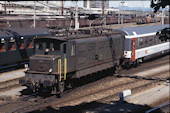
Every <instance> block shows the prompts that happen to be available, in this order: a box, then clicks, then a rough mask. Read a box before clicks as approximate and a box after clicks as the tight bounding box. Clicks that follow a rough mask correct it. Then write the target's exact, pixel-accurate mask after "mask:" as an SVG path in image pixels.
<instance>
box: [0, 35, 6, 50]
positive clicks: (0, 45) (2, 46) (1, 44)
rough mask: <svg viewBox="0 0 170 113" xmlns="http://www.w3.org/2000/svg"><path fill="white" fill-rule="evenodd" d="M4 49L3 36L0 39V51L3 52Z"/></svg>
mask: <svg viewBox="0 0 170 113" xmlns="http://www.w3.org/2000/svg"><path fill="white" fill-rule="evenodd" d="M4 51H5V40H4V38H2V39H1V40H0V52H4Z"/></svg>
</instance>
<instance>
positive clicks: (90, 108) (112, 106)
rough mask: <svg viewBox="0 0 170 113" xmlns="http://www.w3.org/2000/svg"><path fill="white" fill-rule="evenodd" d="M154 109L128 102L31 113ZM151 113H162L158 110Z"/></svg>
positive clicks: (121, 112) (126, 112)
mask: <svg viewBox="0 0 170 113" xmlns="http://www.w3.org/2000/svg"><path fill="white" fill-rule="evenodd" d="M149 109H152V108H151V107H150V106H147V105H138V104H132V103H127V102H123V103H120V102H117V101H115V102H112V104H103V103H100V102H91V103H82V104H80V105H76V106H66V107H61V108H59V109H55V108H53V107H50V106H49V107H46V108H43V109H41V110H36V111H32V112H31V113H145V111H147V110H149ZM151 113H161V110H159V109H158V110H157V111H154V112H151Z"/></svg>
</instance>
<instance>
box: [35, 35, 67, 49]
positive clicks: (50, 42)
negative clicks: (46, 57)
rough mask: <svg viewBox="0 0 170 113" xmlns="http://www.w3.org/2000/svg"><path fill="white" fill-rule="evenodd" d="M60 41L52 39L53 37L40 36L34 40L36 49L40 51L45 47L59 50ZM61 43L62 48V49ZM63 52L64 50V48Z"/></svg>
mask: <svg viewBox="0 0 170 113" xmlns="http://www.w3.org/2000/svg"><path fill="white" fill-rule="evenodd" d="M61 43H62V41H60V40H54V39H48V38H42V39H41V38H40V39H36V40H35V47H36V50H37V51H42V50H45V49H48V50H49V51H51V52H59V51H60V44H61ZM64 48H65V47H64V45H63V49H64ZM63 52H66V50H65V51H64V50H63Z"/></svg>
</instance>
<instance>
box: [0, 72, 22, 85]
mask: <svg viewBox="0 0 170 113" xmlns="http://www.w3.org/2000/svg"><path fill="white" fill-rule="evenodd" d="M24 71H25V69H19V70H14V71H10V72H5V73H1V74H0V82H5V81H9V80H13V79H16V78H21V77H24V76H25V74H24Z"/></svg>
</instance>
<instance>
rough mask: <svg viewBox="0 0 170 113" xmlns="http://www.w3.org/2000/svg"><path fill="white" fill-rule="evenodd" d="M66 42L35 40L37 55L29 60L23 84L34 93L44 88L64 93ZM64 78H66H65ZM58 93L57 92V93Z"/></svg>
mask: <svg viewBox="0 0 170 113" xmlns="http://www.w3.org/2000/svg"><path fill="white" fill-rule="evenodd" d="M65 53H66V42H65V41H64V40H59V39H56V37H55V38H37V39H35V55H32V56H31V57H30V58H29V69H27V70H26V71H25V79H24V80H22V82H23V84H26V85H27V87H29V88H31V89H32V90H33V91H38V90H42V89H44V88H46V89H48V90H49V91H50V92H51V91H54V90H55V91H57V90H58V92H62V91H63V89H64V88H58V87H61V86H62V84H63V82H62V80H63V79H65V78H66V70H67V69H66V68H67V67H66V62H67V61H66V60H67V59H66V55H65ZM62 62H64V64H63V63H62ZM63 77H64V78H63ZM55 93H56V92H55Z"/></svg>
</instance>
